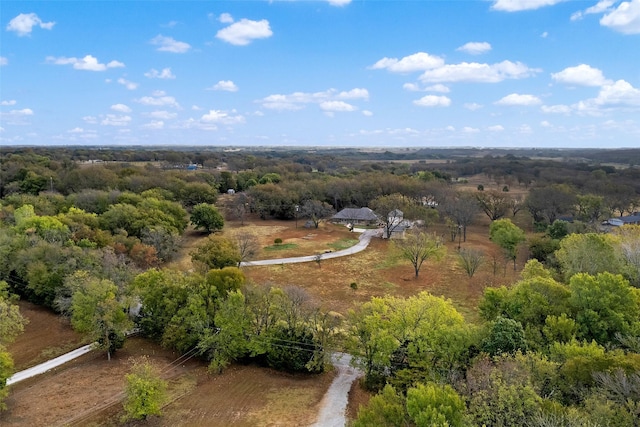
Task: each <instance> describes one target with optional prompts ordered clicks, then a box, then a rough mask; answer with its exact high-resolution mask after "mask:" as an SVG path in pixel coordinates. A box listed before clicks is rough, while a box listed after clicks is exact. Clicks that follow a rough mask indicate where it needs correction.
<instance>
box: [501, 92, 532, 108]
mask: <svg viewBox="0 0 640 427" xmlns="http://www.w3.org/2000/svg"><path fill="white" fill-rule="evenodd" d="M495 104H496V105H524V106H531V105H539V104H542V101H541V100H540V98H538V97H537V96H535V95H521V94H519V93H512V94H510V95H507V96H505V97H504V98H502V99H500V100H499V101H496V102H495Z"/></svg>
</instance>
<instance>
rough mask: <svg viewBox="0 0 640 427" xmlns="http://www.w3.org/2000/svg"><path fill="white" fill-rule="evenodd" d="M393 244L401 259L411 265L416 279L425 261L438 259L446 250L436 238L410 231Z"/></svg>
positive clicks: (431, 235)
mask: <svg viewBox="0 0 640 427" xmlns="http://www.w3.org/2000/svg"><path fill="white" fill-rule="evenodd" d="M394 244H395V246H396V248H398V249H399V250H400V252H401V254H402V257H403V258H404V259H407V260H409V261H410V262H411V264H412V265H413V269H414V271H415V274H416V276H415V277H418V274H420V268H422V264H423V263H424V262H425V261H426V260H427V259H429V258H434V259H440V258H442V257H443V256H444V254H445V253H446V248H445V247H444V245H443V244H442V241H441V240H440V238H439V237H438V236H436V235H435V234H433V233H424V232H422V231H419V230H412V231H411V232H409V233H407V234H406V237H405V238H404V239H401V240H396V241H394Z"/></svg>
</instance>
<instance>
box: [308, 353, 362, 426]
mask: <svg viewBox="0 0 640 427" xmlns="http://www.w3.org/2000/svg"><path fill="white" fill-rule="evenodd" d="M331 359H332V362H333V366H334V367H335V368H336V369H337V370H338V375H337V376H336V377H335V378H334V380H333V382H332V383H331V386H330V387H329V389H328V390H327V392H326V393H325V395H324V397H323V398H322V402H321V403H320V412H319V414H318V421H316V423H315V424H313V427H344V426H345V425H347V417H346V413H347V404H348V402H349V390H350V389H351V385H352V384H353V382H354V381H355V380H357V379H358V378H359V377H360V376H362V375H363V373H362V371H361V370H359V369H357V368H354V367H353V366H351V355H349V354H346V353H334V354H333V355H332V356H331Z"/></svg>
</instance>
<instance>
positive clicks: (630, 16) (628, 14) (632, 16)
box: [600, 0, 640, 34]
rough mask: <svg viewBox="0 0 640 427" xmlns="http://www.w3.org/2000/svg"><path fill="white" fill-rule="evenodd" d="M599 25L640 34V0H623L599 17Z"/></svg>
mask: <svg viewBox="0 0 640 427" xmlns="http://www.w3.org/2000/svg"><path fill="white" fill-rule="evenodd" d="M600 25H602V26H605V27H609V28H611V29H612V30H614V31H618V32H620V33H623V34H640V0H631V1H623V2H622V3H620V4H619V5H618V7H617V8H615V9H614V10H613V11H611V12H609V13H607V14H606V15H604V16H603V17H602V18H601V19H600Z"/></svg>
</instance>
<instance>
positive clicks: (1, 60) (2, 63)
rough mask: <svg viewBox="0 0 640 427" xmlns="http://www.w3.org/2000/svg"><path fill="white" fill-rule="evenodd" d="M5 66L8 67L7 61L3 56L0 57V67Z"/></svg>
mask: <svg viewBox="0 0 640 427" xmlns="http://www.w3.org/2000/svg"><path fill="white" fill-rule="evenodd" d="M5 65H9V60H8V59H7V58H6V57H4V56H0V67H3V66H5Z"/></svg>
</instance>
